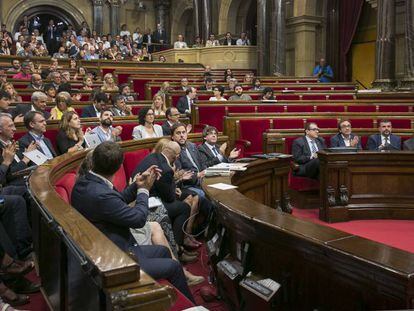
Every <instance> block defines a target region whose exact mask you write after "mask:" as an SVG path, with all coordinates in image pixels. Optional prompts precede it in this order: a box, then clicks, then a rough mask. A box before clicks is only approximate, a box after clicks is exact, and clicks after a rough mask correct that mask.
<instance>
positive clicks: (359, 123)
mask: <svg viewBox="0 0 414 311" xmlns="http://www.w3.org/2000/svg"><path fill="white" fill-rule="evenodd" d="M349 122H351V125H352V127H353V128H372V127H374V120H372V119H349Z"/></svg>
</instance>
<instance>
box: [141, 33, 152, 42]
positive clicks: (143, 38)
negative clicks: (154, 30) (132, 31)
mask: <svg viewBox="0 0 414 311" xmlns="http://www.w3.org/2000/svg"><path fill="white" fill-rule="evenodd" d="M142 43H148V35H147V34H145V35H143V36H142ZM152 43H154V36H153V35H151V44H152Z"/></svg>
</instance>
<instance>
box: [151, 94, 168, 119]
mask: <svg viewBox="0 0 414 311" xmlns="http://www.w3.org/2000/svg"><path fill="white" fill-rule="evenodd" d="M151 109H152V110H153V111H154V115H155V116H165V112H166V111H167V108H166V107H165V103H164V100H163V99H162V96H161V95H158V94H155V95H154V97H153V98H152V105H151Z"/></svg>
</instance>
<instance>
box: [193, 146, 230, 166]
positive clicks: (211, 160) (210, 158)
mask: <svg viewBox="0 0 414 311" xmlns="http://www.w3.org/2000/svg"><path fill="white" fill-rule="evenodd" d="M216 148H217V150H220V146H219V145H216ZM198 151H199V152H200V158H201V162H202V163H203V164H204V166H205V167H210V166H213V165H216V164H219V163H221V162H225V163H227V162H229V159H228V158H226V157H225V156H223V161H220V159H219V158H218V157H217V156H215V155H214V154H213V152H212V151H211V149H210V148H209V147H208V146H207V145H206V143H205V142H204V143H203V144H201V145H200V146H198Z"/></svg>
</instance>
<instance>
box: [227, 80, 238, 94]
mask: <svg viewBox="0 0 414 311" xmlns="http://www.w3.org/2000/svg"><path fill="white" fill-rule="evenodd" d="M227 83H228V84H227V86H226V87H225V90H227V91H234V88H235V87H236V85H237V84H238V82H237V79H235V78H229V79H227Z"/></svg>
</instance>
